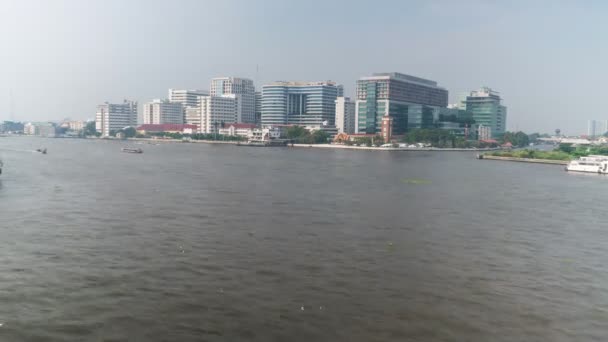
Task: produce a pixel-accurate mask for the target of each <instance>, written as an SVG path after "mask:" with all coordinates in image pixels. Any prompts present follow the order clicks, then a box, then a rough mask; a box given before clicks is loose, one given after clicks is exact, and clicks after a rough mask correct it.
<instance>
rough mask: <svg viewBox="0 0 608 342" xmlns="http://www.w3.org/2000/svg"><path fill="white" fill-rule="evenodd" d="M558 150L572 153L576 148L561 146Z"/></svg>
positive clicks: (569, 145)
mask: <svg viewBox="0 0 608 342" xmlns="http://www.w3.org/2000/svg"><path fill="white" fill-rule="evenodd" d="M557 150H558V151H562V152H566V153H572V152H573V151H574V148H573V147H572V144H559V147H558V148H557Z"/></svg>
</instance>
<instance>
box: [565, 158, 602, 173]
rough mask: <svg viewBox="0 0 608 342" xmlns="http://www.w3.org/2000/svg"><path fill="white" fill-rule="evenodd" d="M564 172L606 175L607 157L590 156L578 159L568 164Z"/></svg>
mask: <svg viewBox="0 0 608 342" xmlns="http://www.w3.org/2000/svg"><path fill="white" fill-rule="evenodd" d="M566 171H575V172H591V173H601V174H607V173H608V156H598V155H590V156H587V157H580V158H578V159H576V160H573V161H571V162H570V163H568V165H567V166H566Z"/></svg>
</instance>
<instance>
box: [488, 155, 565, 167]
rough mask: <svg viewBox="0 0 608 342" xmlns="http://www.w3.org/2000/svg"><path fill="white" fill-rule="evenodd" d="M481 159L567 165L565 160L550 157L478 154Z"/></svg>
mask: <svg viewBox="0 0 608 342" xmlns="http://www.w3.org/2000/svg"><path fill="white" fill-rule="evenodd" d="M479 159H481V160H502V161H514V162H520V163H536V164H551V165H567V164H568V163H569V161H567V160H550V159H534V158H517V157H498V156H492V155H487V154H484V155H480V156H479Z"/></svg>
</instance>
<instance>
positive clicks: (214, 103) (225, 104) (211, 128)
mask: <svg viewBox="0 0 608 342" xmlns="http://www.w3.org/2000/svg"><path fill="white" fill-rule="evenodd" d="M236 108H237V100H236V96H235V95H224V96H201V97H200V121H201V125H200V127H201V128H200V130H201V133H215V132H216V131H217V130H219V128H220V127H222V124H223V125H224V126H225V125H227V124H231V123H235V122H236V121H235V115H234V113H236Z"/></svg>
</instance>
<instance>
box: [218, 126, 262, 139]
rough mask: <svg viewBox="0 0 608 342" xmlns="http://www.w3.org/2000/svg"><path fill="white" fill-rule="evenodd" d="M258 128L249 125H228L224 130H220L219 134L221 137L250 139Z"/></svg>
mask: <svg viewBox="0 0 608 342" xmlns="http://www.w3.org/2000/svg"><path fill="white" fill-rule="evenodd" d="M255 128H256V126H255V124H248V123H233V124H229V125H226V124H224V127H223V128H220V129H219V130H218V134H220V135H229V136H239V137H245V138H246V137H248V136H249V135H251V132H252V131H253V130H254V129H255Z"/></svg>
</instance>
